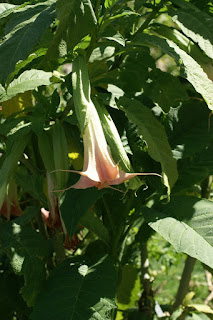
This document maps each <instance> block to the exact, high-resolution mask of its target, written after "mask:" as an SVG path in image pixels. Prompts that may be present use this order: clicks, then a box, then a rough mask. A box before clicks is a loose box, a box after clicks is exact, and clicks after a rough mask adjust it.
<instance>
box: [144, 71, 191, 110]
mask: <svg viewBox="0 0 213 320" xmlns="http://www.w3.org/2000/svg"><path fill="white" fill-rule="evenodd" d="M144 93H145V95H147V96H148V97H149V98H151V99H152V101H153V102H154V103H155V104H157V105H159V107H161V109H162V110H163V111H164V112H168V111H169V110H170V108H175V107H177V106H178V105H180V103H181V101H184V100H187V99H188V96H187V93H186V91H185V89H184V87H183V85H182V84H181V83H180V81H179V79H178V78H177V77H174V76H172V75H171V74H169V73H166V72H162V71H161V70H159V69H154V70H152V71H150V72H149V81H147V82H146V83H145V85H144Z"/></svg>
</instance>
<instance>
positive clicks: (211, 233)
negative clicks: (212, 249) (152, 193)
mask: <svg viewBox="0 0 213 320" xmlns="http://www.w3.org/2000/svg"><path fill="white" fill-rule="evenodd" d="M163 213H165V214H166V215H169V216H172V217H174V218H175V219H178V220H180V221H184V223H186V224H187V225H189V226H190V227H191V228H192V229H194V230H195V231H196V232H197V233H198V234H199V235H200V236H202V237H203V238H204V239H205V240H206V241H208V242H209V244H210V245H211V246H213V202H212V201H209V200H206V199H201V200H200V199H198V198H196V197H189V196H173V197H171V201H170V202H169V203H168V204H167V205H166V206H165V207H164V208H163Z"/></svg>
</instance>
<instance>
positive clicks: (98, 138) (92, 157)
mask: <svg viewBox="0 0 213 320" xmlns="http://www.w3.org/2000/svg"><path fill="white" fill-rule="evenodd" d="M72 83H73V99H74V104H75V110H76V114H77V118H78V121H79V123H80V128H81V133H82V135H83V143H84V166H83V171H81V172H79V171H75V170H69V171H70V172H75V173H78V174H80V175H81V177H80V179H79V181H78V182H77V183H76V184H74V185H72V186H71V187H69V188H68V189H70V188H75V189H86V188H90V187H97V188H98V189H99V190H100V189H102V188H112V187H111V186H113V185H118V184H120V183H123V182H124V181H126V180H129V179H131V178H133V177H135V176H137V175H157V176H160V175H159V174H156V173H126V172H124V171H122V170H121V169H120V168H119V166H118V164H116V163H115V162H114V160H113V159H112V156H111V154H110V151H109V148H108V145H107V142H106V138H105V136H104V132H103V128H102V124H101V121H100V118H99V115H98V112H97V110H96V108H95V106H94V104H93V102H92V100H91V98H90V82H89V77H88V72H87V65H86V61H85V59H84V57H83V56H81V55H79V56H78V57H77V58H76V59H75V60H74V62H73V73H72ZM160 177H161V176H160Z"/></svg>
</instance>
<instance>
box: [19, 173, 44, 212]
mask: <svg viewBox="0 0 213 320" xmlns="http://www.w3.org/2000/svg"><path fill="white" fill-rule="evenodd" d="M20 169H23V170H18V171H17V172H16V173H15V181H16V183H17V184H18V185H19V186H20V187H21V188H22V189H23V190H24V191H25V192H27V193H28V194H30V195H31V196H32V197H33V199H37V200H38V201H39V202H40V203H41V204H42V205H43V206H46V205H47V200H46V197H45V195H44V192H43V176H41V175H39V174H35V173H34V174H33V175H32V174H29V173H28V172H27V170H24V169H25V168H20Z"/></svg>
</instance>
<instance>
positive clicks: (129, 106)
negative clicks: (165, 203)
mask: <svg viewBox="0 0 213 320" xmlns="http://www.w3.org/2000/svg"><path fill="white" fill-rule="evenodd" d="M119 103H120V105H121V106H122V107H124V110H125V113H126V115H127V117H128V118H129V120H130V121H131V122H133V123H134V124H136V125H137V128H138V133H139V134H140V135H142V137H143V139H144V140H145V141H146V143H147V151H148V153H149V155H150V156H151V157H152V158H153V159H154V160H155V161H159V162H160V163H161V167H162V172H163V179H164V184H165V185H166V186H167V187H168V188H169V189H170V188H172V187H173V185H174V184H175V182H176V180H177V166H176V161H175V159H174V158H173V156H172V151H171V147H170V145H169V142H168V139H167V136H166V133H165V130H164V127H163V126H162V125H161V123H160V122H159V121H158V120H157V119H156V118H155V117H154V115H153V114H152V112H151V110H150V109H149V108H147V107H145V106H144V105H143V104H142V103H140V102H139V101H137V100H133V99H128V98H125V97H122V98H120V100H119Z"/></svg>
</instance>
